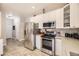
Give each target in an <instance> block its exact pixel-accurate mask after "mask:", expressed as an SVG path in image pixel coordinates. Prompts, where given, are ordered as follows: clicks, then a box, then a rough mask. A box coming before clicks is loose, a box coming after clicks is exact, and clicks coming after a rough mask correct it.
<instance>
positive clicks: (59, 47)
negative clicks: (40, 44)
mask: <svg viewBox="0 0 79 59" xmlns="http://www.w3.org/2000/svg"><path fill="white" fill-rule="evenodd" d="M55 47H56V55H58V56H62V39H61V38H56V46H55Z"/></svg>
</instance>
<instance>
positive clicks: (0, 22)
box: [0, 12, 2, 37]
mask: <svg viewBox="0 0 79 59" xmlns="http://www.w3.org/2000/svg"><path fill="white" fill-rule="evenodd" d="M1 24H2V21H1V12H0V37H1Z"/></svg>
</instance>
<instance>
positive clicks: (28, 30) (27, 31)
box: [24, 22, 36, 50]
mask: <svg viewBox="0 0 79 59" xmlns="http://www.w3.org/2000/svg"><path fill="white" fill-rule="evenodd" d="M24 26H25V27H24V39H25V40H24V47H25V48H28V49H30V50H34V49H35V48H36V35H35V34H34V30H35V24H34V23H32V22H26V23H25V25H24Z"/></svg>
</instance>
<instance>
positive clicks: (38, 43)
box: [36, 35, 42, 50]
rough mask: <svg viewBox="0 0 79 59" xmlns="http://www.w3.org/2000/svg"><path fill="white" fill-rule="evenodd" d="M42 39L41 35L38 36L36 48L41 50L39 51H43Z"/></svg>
mask: <svg viewBox="0 0 79 59" xmlns="http://www.w3.org/2000/svg"><path fill="white" fill-rule="evenodd" d="M41 43H42V42H41V37H40V35H36V48H37V49H39V50H41V46H42V45H41Z"/></svg>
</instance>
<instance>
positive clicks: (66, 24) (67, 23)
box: [63, 5, 70, 27]
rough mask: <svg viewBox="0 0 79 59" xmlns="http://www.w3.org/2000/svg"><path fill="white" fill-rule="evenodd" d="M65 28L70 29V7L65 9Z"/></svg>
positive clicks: (67, 6)
mask: <svg viewBox="0 0 79 59" xmlns="http://www.w3.org/2000/svg"><path fill="white" fill-rule="evenodd" d="M63 11H64V14H63V15H64V21H63V22H64V24H63V25H64V27H70V5H66V6H65V7H64V10H63Z"/></svg>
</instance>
